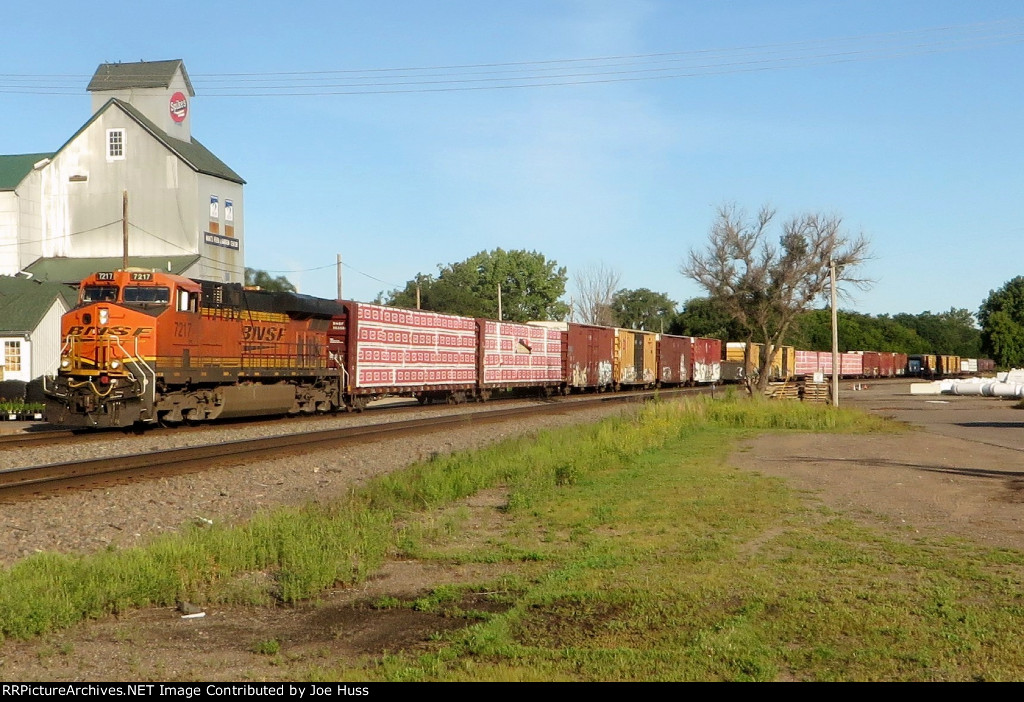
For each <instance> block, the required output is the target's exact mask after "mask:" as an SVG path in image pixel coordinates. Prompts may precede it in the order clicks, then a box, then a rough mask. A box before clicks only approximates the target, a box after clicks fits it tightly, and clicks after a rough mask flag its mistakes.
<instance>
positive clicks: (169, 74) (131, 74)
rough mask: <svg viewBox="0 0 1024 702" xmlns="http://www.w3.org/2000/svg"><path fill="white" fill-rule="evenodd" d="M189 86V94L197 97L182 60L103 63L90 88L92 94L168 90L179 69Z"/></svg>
mask: <svg viewBox="0 0 1024 702" xmlns="http://www.w3.org/2000/svg"><path fill="white" fill-rule="evenodd" d="M179 68H180V69H181V76H182V77H183V78H184V79H185V85H187V86H188V94H189V95H190V96H195V94H196V93H195V91H194V90H193V89H192V82H191V81H190V80H189V79H188V73H186V72H185V64H184V63H183V62H182V60H181V59H173V60H170V61H140V62H138V63H101V64H100V66H99V68H97V69H96V73H95V74H93V77H92V80H91V81H89V87H88V88H86V90H88V91H89V92H90V93H97V92H103V91H105V90H125V89H127V88H166V87H168V86H170V84H171V80H173V79H174V74H175V72H176V71H177V70H178V69H179Z"/></svg>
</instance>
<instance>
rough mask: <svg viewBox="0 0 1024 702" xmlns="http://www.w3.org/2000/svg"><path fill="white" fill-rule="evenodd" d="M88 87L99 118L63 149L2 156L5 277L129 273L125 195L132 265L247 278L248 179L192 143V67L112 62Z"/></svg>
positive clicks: (0, 239) (0, 265) (66, 278)
mask: <svg viewBox="0 0 1024 702" xmlns="http://www.w3.org/2000/svg"><path fill="white" fill-rule="evenodd" d="M88 91H89V92H90V93H91V94H92V116H91V117H90V118H89V120H88V121H87V122H86V123H85V124H84V125H83V126H82V127H81V128H80V129H79V130H78V131H77V132H75V133H74V135H72V136H71V138H70V139H68V141H67V142H66V143H65V144H64V145H63V146H61V147H60V148H58V149H57V150H56V151H53V152H43V153H31V154H15V155H9V156H0V275H15V274H17V273H18V272H19V271H28V272H29V273H35V274H36V275H37V276H39V277H43V278H46V279H48V280H51V281H59V282H73V281H72V280H71V278H73V277H74V276H72V275H71V274H70V271H71V270H75V271H80V270H83V267H84V268H85V269H88V261H87V260H95V261H96V269H97V270H103V269H109V268H110V267H111V266H110V262H111V260H116V261H117V262H118V265H120V264H119V262H120V260H121V256H122V251H123V234H122V232H123V230H122V219H123V218H122V212H123V203H124V200H125V196H124V194H125V193H127V202H128V217H127V221H128V253H129V265H138V264H139V263H143V264H144V267H159V268H161V269H163V270H173V272H175V273H180V274H184V275H187V276H189V277H193V278H203V279H206V280H216V281H223V282H242V281H243V279H244V271H245V264H244V253H245V245H244V241H245V237H244V232H245V218H244V216H243V193H242V188H243V186H244V185H245V181H244V180H243V179H242V178H241V177H240V176H239V175H238V174H237V173H235V172H234V171H233V170H232V169H231V168H229V167H228V166H227V165H226V164H225V163H224V162H223V161H221V160H220V159H219V158H217V157H216V156H215V155H214V154H213V153H212V152H211V151H210V150H209V149H207V148H206V147H205V146H203V145H202V144H201V143H199V142H198V141H197V140H196V139H195V138H193V136H192V98H193V97H194V95H195V92H194V91H193V89H192V84H191V82H190V80H189V77H188V73H187V72H186V71H185V66H184V64H183V63H182V61H181V60H173V61H143V62H139V63H107V64H102V65H101V66H100V67H99V68H98V69H97V70H96V73H95V75H93V77H92V80H91V81H90V82H89V85H88ZM165 261H166V265H165ZM65 263H66V264H72V263H73V264H74V265H62V264H65ZM90 272H91V271H90Z"/></svg>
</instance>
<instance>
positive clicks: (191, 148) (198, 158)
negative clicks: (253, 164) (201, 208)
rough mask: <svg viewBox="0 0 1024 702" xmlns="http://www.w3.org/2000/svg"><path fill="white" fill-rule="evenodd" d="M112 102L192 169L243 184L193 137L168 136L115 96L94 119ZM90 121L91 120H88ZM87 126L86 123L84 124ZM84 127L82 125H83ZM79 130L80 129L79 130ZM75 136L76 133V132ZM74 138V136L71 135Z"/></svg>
mask: <svg viewBox="0 0 1024 702" xmlns="http://www.w3.org/2000/svg"><path fill="white" fill-rule="evenodd" d="M111 104H114V105H116V106H118V107H120V108H121V109H122V110H124V111H125V112H126V113H127V114H128V116H130V117H131V118H132V119H134V120H135V121H136V122H138V123H139V125H140V126H141V127H142V128H143V129H145V130H146V131H147V132H149V133H150V134H152V135H153V136H154V137H156V138H157V140H159V141H161V142H163V144H164V146H166V147H167V148H168V149H170V150H171V151H173V152H174V153H176V154H177V155H178V157H179V158H181V160H182V161H184V162H185V163H187V164H188V165H189V166H191V167H192V169H193V170H195V171H199V172H200V173H205V174H206V175H212V176H216V177H218V178H223V179H224V180H230V181H232V182H234V183H238V184H240V185H244V184H245V180H244V179H243V178H242V176H240V175H238V174H237V173H235V172H234V171H233V170H231V168H229V167H228V165H227V164H226V163H224V162H223V161H221V160H220V159H219V158H217V157H216V156H214V155H213V152H212V151H210V150H209V149H207V148H206V147H205V146H203V145H202V144H200V143H199V142H198V141H197V140H196V139H195V138H193V139H192V140H191V141H182V140H181V139H175V138H174V137H172V136H170V135H169V134H168V133H167V132H165V131H164V130H162V129H160V127H158V126H156V124H154V123H153V122H152V121H151V120H150V119H149V118H148V117H146V115H144V114H142V112H140V111H139V110H137V109H136V108H135V107H134V106H132V105H130V104H128V103H127V102H123V101H121V100H118V99H117V98H111V99H110V100H109V101H108V102H107V104H105V105H104V106H103V107H101V108H100V109H99V110H98V111H97V112H96V115H95V116H93V119H95V118H96V117H97V116H99V115H100V114H102V113H103V112H104V110H106V109H107V108H109V107H110V105H111ZM89 122H90V123H91V122H92V120H89ZM86 126H88V123H87V124H86ZM83 129H84V127H83ZM79 131H81V130H79ZM76 136H77V134H76ZM72 138H74V137H72Z"/></svg>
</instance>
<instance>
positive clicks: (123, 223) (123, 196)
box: [121, 190, 128, 271]
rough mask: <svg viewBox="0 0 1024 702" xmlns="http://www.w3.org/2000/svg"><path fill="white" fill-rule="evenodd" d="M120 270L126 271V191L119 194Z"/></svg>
mask: <svg viewBox="0 0 1024 702" xmlns="http://www.w3.org/2000/svg"><path fill="white" fill-rule="evenodd" d="M121 270H123V271H124V270H128V191H127V190H125V191H123V192H122V193H121Z"/></svg>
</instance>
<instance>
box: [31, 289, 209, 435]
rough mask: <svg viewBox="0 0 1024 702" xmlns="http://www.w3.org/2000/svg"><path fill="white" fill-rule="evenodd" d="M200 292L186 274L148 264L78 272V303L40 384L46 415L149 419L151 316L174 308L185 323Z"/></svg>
mask: <svg viewBox="0 0 1024 702" xmlns="http://www.w3.org/2000/svg"><path fill="white" fill-rule="evenodd" d="M199 294H200V290H199V285H198V284H196V283H194V282H192V281H191V280H188V279H186V278H181V277H179V276H173V275H168V274H164V273H156V272H151V271H139V270H130V269H129V270H124V271H113V272H100V273H95V274H94V275H92V276H90V277H89V278H86V279H85V280H83V281H82V283H81V285H80V287H79V298H78V305H77V306H76V307H75V308H74V309H73V310H71V311H70V312H68V313H67V314H66V315H65V316H64V318H63V320H62V323H61V335H62V339H63V346H62V348H61V352H60V366H59V368H58V371H57V375H56V376H55V377H53V378H50V379H48V380H47V382H46V384H45V385H44V391H45V394H46V397H47V416H48V417H49V419H50V421H51V422H53V423H55V424H70V425H79V426H82V425H84V426H90V427H109V426H125V425H130V424H133V423H135V422H153V421H155V420H156V416H155V411H154V410H155V404H156V385H157V373H156V370H155V361H156V348H157V346H156V342H157V330H158V328H159V327H158V324H157V318H159V317H163V316H167V315H175V316H176V317H177V316H180V317H181V318H182V319H183V320H185V321H182V322H179V324H180V325H181V328H182V329H184V328H186V327H187V326H188V325H187V318H188V317H192V316H194V315H195V314H196V313H197V312H198V310H199Z"/></svg>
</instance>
